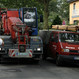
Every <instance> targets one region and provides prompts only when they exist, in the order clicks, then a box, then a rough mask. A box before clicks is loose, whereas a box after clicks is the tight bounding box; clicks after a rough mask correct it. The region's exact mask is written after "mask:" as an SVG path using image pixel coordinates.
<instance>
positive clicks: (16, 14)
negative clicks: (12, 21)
mask: <svg viewBox="0 0 79 79" xmlns="http://www.w3.org/2000/svg"><path fill="white" fill-rule="evenodd" d="M7 17H17V18H19V13H18V11H7Z"/></svg>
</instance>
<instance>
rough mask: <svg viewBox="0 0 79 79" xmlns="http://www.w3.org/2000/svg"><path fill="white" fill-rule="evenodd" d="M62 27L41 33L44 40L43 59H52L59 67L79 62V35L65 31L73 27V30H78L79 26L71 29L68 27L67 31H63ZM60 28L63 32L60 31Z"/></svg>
mask: <svg viewBox="0 0 79 79" xmlns="http://www.w3.org/2000/svg"><path fill="white" fill-rule="evenodd" d="M60 27H62V26H60ZM60 27H58V26H57V27H56V30H54V29H53V30H49V31H47V30H40V31H39V35H40V37H41V38H42V40H43V47H44V54H43V58H44V59H46V58H47V57H52V58H54V59H55V60H56V64H57V65H62V63H64V62H65V61H67V62H69V61H71V62H75V61H76V62H77V61H79V33H78V32H73V31H65V30H68V29H69V28H71V27H72V29H73V30H76V29H77V30H78V27H79V26H70V27H69V28H68V26H66V29H63V30H64V31H63V30H62V28H60ZM74 27H75V28H74ZM58 28H60V29H61V30H58ZM64 28H65V27H64ZM72 29H71V30H72Z"/></svg>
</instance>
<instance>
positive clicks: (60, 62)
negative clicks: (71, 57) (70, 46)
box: [56, 55, 62, 66]
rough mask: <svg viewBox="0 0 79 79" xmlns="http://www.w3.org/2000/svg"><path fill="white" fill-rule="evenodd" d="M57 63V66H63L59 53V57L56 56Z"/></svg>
mask: <svg viewBox="0 0 79 79" xmlns="http://www.w3.org/2000/svg"><path fill="white" fill-rule="evenodd" d="M56 65H57V66H61V65H62V60H61V57H60V55H57V58H56Z"/></svg>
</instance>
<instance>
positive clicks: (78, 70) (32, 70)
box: [0, 60, 79, 79]
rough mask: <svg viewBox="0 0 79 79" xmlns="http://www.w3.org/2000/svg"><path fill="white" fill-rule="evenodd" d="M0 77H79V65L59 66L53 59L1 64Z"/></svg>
mask: <svg viewBox="0 0 79 79" xmlns="http://www.w3.org/2000/svg"><path fill="white" fill-rule="evenodd" d="M0 79H79V66H72V65H66V66H63V67H57V66H56V64H55V63H54V62H53V60H47V61H41V62H40V64H27V62H26V63H24V64H21V63H18V64H17V63H15V64H11V63H8V64H0Z"/></svg>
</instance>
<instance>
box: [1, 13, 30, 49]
mask: <svg viewBox="0 0 79 79" xmlns="http://www.w3.org/2000/svg"><path fill="white" fill-rule="evenodd" d="M2 22H3V28H4V33H5V34H11V38H12V40H13V42H14V43H16V42H18V48H19V45H25V49H26V35H27V37H28V40H29V33H28V30H29V29H28V26H25V27H24V29H25V32H24V34H22V27H19V26H17V25H23V26H24V24H23V23H22V21H21V20H20V19H19V13H18V11H7V13H3V14H2ZM27 29H28V30H27ZM20 36H24V37H23V38H24V40H23V41H21V38H20ZM16 39H18V41H17V40H16Z"/></svg>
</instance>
